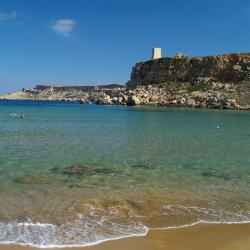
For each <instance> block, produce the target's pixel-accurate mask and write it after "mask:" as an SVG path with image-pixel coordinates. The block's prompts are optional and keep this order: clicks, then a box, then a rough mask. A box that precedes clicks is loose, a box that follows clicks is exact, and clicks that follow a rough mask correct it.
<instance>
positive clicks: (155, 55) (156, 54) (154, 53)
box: [152, 48, 161, 60]
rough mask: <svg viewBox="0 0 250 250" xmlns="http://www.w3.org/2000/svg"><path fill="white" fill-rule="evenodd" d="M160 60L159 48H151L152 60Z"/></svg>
mask: <svg viewBox="0 0 250 250" xmlns="http://www.w3.org/2000/svg"><path fill="white" fill-rule="evenodd" d="M160 58H161V48H153V49H152V60H156V59H160Z"/></svg>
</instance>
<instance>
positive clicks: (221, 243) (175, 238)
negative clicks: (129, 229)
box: [0, 223, 250, 250]
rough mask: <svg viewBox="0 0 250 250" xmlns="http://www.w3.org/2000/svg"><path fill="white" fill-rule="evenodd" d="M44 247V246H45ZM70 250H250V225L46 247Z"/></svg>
mask: <svg viewBox="0 0 250 250" xmlns="http://www.w3.org/2000/svg"><path fill="white" fill-rule="evenodd" d="M43 248H44V247H43ZM35 249H39V248H33V247H29V246H21V245H16V244H9V245H7V244H1V245H0V250H35ZM46 249H49V250H53V249H67V250H73V249H75V250H108V249H109V250H115V249H120V250H125V249H130V250H140V249H141V250H149V249H154V250H163V249H164V250H165V249H171V250H179V249H185V250H191V249H192V250H196V249H197V250H198V249H203V250H213V249H214V250H249V249H250V223H245V224H196V225H193V226H186V227H180V228H171V229H153V230H149V232H148V234H147V235H146V236H131V237H126V238H122V239H116V240H108V241H105V242H102V243H100V244H97V245H93V246H85V247H62V248H58V247H57V248H46Z"/></svg>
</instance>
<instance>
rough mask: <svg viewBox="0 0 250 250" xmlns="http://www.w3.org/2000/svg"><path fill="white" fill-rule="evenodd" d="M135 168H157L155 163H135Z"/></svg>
mask: <svg viewBox="0 0 250 250" xmlns="http://www.w3.org/2000/svg"><path fill="white" fill-rule="evenodd" d="M132 167H133V168H138V169H153V168H155V167H154V166H153V165H146V164H140V163H139V164H135V165H133V166H132Z"/></svg>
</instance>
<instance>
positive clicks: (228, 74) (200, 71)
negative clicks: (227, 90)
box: [129, 53, 250, 85]
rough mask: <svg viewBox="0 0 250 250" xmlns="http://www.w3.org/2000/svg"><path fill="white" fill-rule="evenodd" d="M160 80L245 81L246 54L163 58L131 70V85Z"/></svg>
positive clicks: (249, 71)
mask: <svg viewBox="0 0 250 250" xmlns="http://www.w3.org/2000/svg"><path fill="white" fill-rule="evenodd" d="M162 82H174V83H191V84H196V83H200V82H220V83H234V84H238V83H249V82H250V53H240V54H227V55H218V56H204V57H191V58H189V57H183V58H174V57H173V58H172V57H166V58H161V59H157V60H152V61H147V62H141V63H137V64H136V65H135V66H134V67H133V70H132V73H131V80H130V82H129V83H132V84H141V85H148V84H157V83H162Z"/></svg>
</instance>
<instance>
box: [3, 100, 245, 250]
mask: <svg viewBox="0 0 250 250" xmlns="http://www.w3.org/2000/svg"><path fill="white" fill-rule="evenodd" d="M249 222H250V112H249V111H232V110H203V109H182V108H167V107H139V106H138V107H137V106H136V107H128V106H101V105H91V104H90V105H80V104H78V103H63V102H53V101H8V100H1V101H0V243H3V244H12V243H15V244H20V245H30V246H34V247H39V248H49V247H72V246H89V245H93V244H98V243H100V242H103V241H107V240H113V239H118V238H123V237H130V236H143V235H146V234H147V232H148V230H154V229H164V228H178V227H184V226H190V225H194V224H197V223H224V224H230V223H249Z"/></svg>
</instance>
